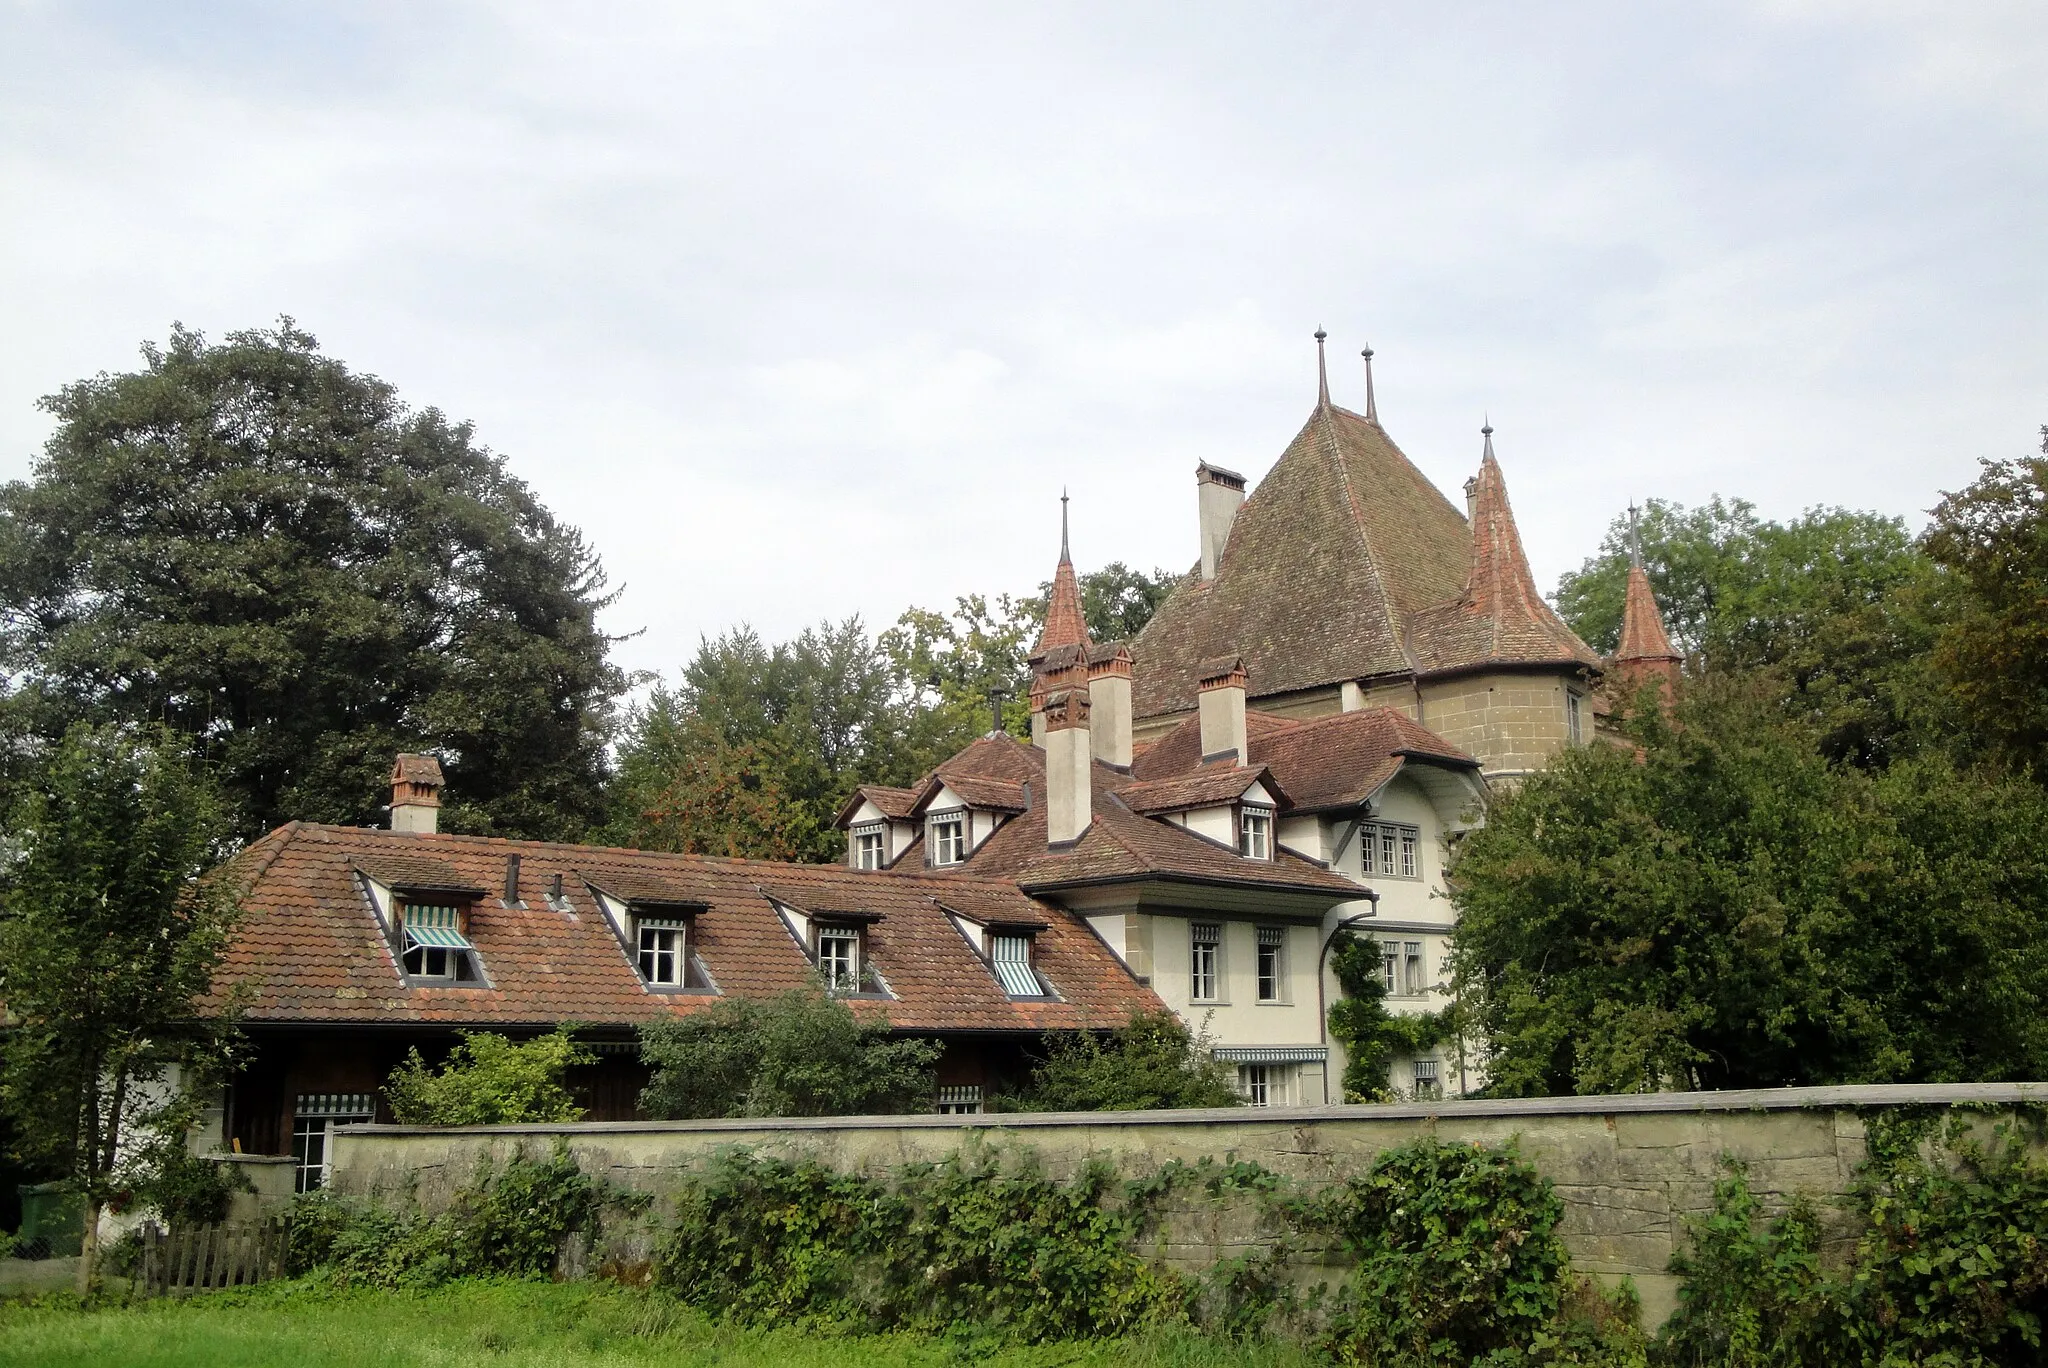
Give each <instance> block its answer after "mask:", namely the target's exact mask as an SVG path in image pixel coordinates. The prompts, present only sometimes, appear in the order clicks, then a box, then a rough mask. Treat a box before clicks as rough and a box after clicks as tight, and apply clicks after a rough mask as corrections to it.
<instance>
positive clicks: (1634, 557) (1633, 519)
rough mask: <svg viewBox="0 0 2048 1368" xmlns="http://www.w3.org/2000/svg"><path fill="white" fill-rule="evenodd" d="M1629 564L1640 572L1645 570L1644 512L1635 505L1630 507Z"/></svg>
mask: <svg viewBox="0 0 2048 1368" xmlns="http://www.w3.org/2000/svg"><path fill="white" fill-rule="evenodd" d="M1628 563H1629V564H1630V565H1632V566H1634V567H1635V568H1636V569H1638V570H1640V569H1642V568H1643V519H1642V510H1641V509H1639V508H1637V507H1636V506H1635V504H1634V503H1630V504H1629V506H1628Z"/></svg>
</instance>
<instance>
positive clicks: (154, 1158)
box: [123, 1127, 256, 1229]
mask: <svg viewBox="0 0 2048 1368" xmlns="http://www.w3.org/2000/svg"><path fill="white" fill-rule="evenodd" d="M123 1177H124V1178H125V1179H127V1180H128V1181H129V1182H130V1183H131V1184H132V1191H131V1196H132V1197H133V1199H134V1200H135V1201H136V1202H138V1203H139V1204H140V1205H143V1206H145V1207H149V1208H151V1209H153V1210H154V1211H155V1212H156V1213H157V1215H159V1216H161V1217H162V1218H163V1220H164V1221H165V1223H166V1224H168V1225H170V1226H171V1228H173V1229H177V1228H179V1227H181V1226H209V1225H219V1224H220V1223H221V1222H222V1221H225V1220H226V1219H227V1218H228V1209H229V1206H230V1204H231V1203H232V1202H233V1201H234V1197H235V1194H236V1193H238V1192H254V1191H255V1190H256V1185H255V1184H254V1183H252V1182H250V1181H249V1176H248V1174H246V1173H244V1172H243V1171H242V1169H241V1168H240V1167H239V1166H238V1165H235V1164H230V1163H222V1162H220V1161H219V1160H217V1159H209V1158H207V1157H205V1156H204V1155H198V1154H194V1153H192V1152H191V1150H190V1149H188V1148H187V1147H186V1133H185V1129H184V1128H183V1127H179V1128H177V1129H176V1131H175V1132H174V1133H170V1134H165V1133H163V1132H161V1131H160V1132H159V1133H158V1134H157V1135H156V1136H155V1137H153V1142H152V1143H151V1144H149V1145H148V1146H147V1147H146V1148H145V1149H144V1151H143V1152H142V1153H141V1154H140V1155H139V1156H138V1159H137V1162H136V1163H135V1164H134V1165H133V1166H132V1167H129V1168H127V1169H126V1170H125V1171H124V1173H123Z"/></svg>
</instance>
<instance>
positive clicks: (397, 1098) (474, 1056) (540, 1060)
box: [384, 1024, 594, 1126]
mask: <svg viewBox="0 0 2048 1368" xmlns="http://www.w3.org/2000/svg"><path fill="white" fill-rule="evenodd" d="M570 1029H571V1028H570V1027H569V1026H568V1025H566V1024H564V1025H562V1026H558V1027H556V1028H555V1029H554V1031H553V1032H551V1033H550V1034H548V1035H544V1036H539V1037H536V1038H535V1039H533V1040H528V1041H524V1042H521V1043H519V1044H514V1043H513V1042H512V1041H510V1040H508V1039H506V1038H505V1037H504V1036H501V1035H495V1034H492V1033H491V1032H488V1031H481V1032H470V1031H464V1032H462V1038H461V1039H460V1040H459V1041H457V1042H456V1045H455V1048H454V1049H453V1050H451V1051H449V1053H448V1061H447V1063H446V1064H444V1065H443V1066H442V1068H441V1071H440V1072H439V1073H436V1072H434V1071H433V1070H432V1069H429V1068H428V1067H427V1064H426V1061H425V1060H423V1059H421V1058H420V1052H419V1050H418V1049H417V1048H415V1049H413V1050H412V1051H411V1052H410V1053H409V1054H408V1055H407V1056H406V1060H405V1062H404V1063H403V1064H401V1065H399V1066H398V1067H397V1068H396V1069H393V1070H392V1071H391V1077H390V1079H389V1080H388V1081H387V1082H386V1083H385V1084H384V1095H385V1096H386V1097H387V1098H389V1099H390V1100H391V1114H392V1115H393V1116H394V1117H396V1118H397V1120H398V1121H399V1123H400V1124H401V1125H407V1126H509V1125H517V1124H519V1123H521V1122H529V1121H580V1120H581V1119H582V1118H583V1109H582V1108H581V1107H579V1106H577V1105H576V1103H575V1099H573V1098H572V1097H570V1096H569V1090H568V1089H567V1088H566V1087H565V1086H563V1081H562V1080H563V1078H564V1077H565V1076H566V1075H567V1073H568V1071H569V1070H570V1069H572V1068H576V1067H578V1066H580V1065H585V1064H589V1063H591V1062H592V1060H593V1058H594V1056H593V1055H592V1054H591V1053H590V1051H589V1050H587V1049H585V1048H584V1047H583V1046H581V1045H578V1044H577V1043H576V1042H575V1040H574V1039H573V1038H572V1037H571V1034H570Z"/></svg>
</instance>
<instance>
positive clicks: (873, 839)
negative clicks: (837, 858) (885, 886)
mask: <svg viewBox="0 0 2048 1368" xmlns="http://www.w3.org/2000/svg"><path fill="white" fill-rule="evenodd" d="M852 854H853V867H854V868H855V869H880V868H881V867H882V866H883V865H885V864H887V863H888V862H889V829H888V826H887V825H886V824H885V823H882V822H863V823H861V824H860V825H859V826H857V827H855V828H854V829H853V851H852Z"/></svg>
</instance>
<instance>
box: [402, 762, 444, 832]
mask: <svg viewBox="0 0 2048 1368" xmlns="http://www.w3.org/2000/svg"><path fill="white" fill-rule="evenodd" d="M440 824H441V762H440V761H439V760H436V759H435V758H434V757H433V756H431V755H416V754H413V753H411V752H402V753H401V754H400V755H399V757H398V763H397V764H395V765H393V766H392V767H391V829H392V830H393V831H415V832H425V833H427V834H428V835H430V836H431V835H432V834H433V833H434V832H435V831H437V830H439V829H440Z"/></svg>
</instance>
